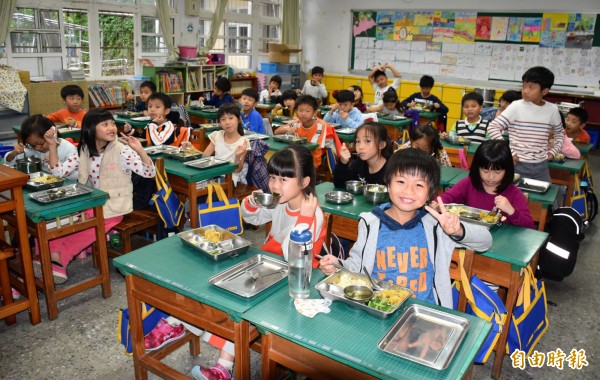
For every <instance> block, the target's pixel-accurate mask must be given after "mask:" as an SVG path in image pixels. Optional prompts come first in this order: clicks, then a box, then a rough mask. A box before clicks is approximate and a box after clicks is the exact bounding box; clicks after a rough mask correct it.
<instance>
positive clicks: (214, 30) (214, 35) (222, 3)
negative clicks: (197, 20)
mask: <svg viewBox="0 0 600 380" xmlns="http://www.w3.org/2000/svg"><path fill="white" fill-rule="evenodd" d="M227 3H228V0H219V1H217V9H215V14H214V15H213V19H212V23H211V26H210V37H208V39H207V40H206V44H205V45H204V47H203V48H202V49H200V54H201V55H202V54H208V52H209V51H211V50H212V48H213V47H214V46H215V43H216V42H217V39H218V37H219V27H220V26H221V23H222V22H223V16H224V15H225V8H226V7H227Z"/></svg>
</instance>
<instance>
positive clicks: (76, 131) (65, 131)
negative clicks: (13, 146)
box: [12, 125, 81, 143]
mask: <svg viewBox="0 0 600 380" xmlns="http://www.w3.org/2000/svg"><path fill="white" fill-rule="evenodd" d="M57 129H58V133H59V134H60V137H62V138H63V139H66V138H71V139H73V140H75V141H79V139H80V138H81V128H68V127H60V128H57ZM12 130H13V132H15V134H16V135H17V140H18V141H19V142H23V141H22V139H21V126H20V125H15V126H13V127H12ZM23 143H24V142H23Z"/></svg>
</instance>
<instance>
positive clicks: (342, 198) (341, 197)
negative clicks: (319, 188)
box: [325, 191, 354, 205]
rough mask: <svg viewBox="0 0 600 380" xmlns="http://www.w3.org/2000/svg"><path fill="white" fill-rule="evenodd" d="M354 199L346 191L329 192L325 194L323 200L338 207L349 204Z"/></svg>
mask: <svg viewBox="0 0 600 380" xmlns="http://www.w3.org/2000/svg"><path fill="white" fill-rule="evenodd" d="M353 199H354V195H352V194H350V193H348V192H346V191H330V192H329V193H326V194H325V200H326V201H327V202H330V203H335V204H338V205H341V204H344V203H350V202H352V200H353Z"/></svg>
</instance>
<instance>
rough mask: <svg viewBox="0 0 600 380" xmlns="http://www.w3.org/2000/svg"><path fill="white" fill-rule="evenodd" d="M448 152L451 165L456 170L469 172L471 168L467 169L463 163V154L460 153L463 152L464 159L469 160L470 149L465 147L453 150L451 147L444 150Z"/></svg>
mask: <svg viewBox="0 0 600 380" xmlns="http://www.w3.org/2000/svg"><path fill="white" fill-rule="evenodd" d="M444 149H445V150H446V153H447V154H448V158H449V159H450V163H451V164H452V166H454V167H455V168H461V169H465V170H468V169H469V167H468V165H467V167H465V165H464V163H461V158H460V156H461V153H460V152H459V151H461V150H462V151H463V153H462V154H464V158H465V159H466V158H467V152H468V147H467V146H465V147H464V148H451V147H446V148H444Z"/></svg>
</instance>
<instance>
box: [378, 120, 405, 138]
mask: <svg viewBox="0 0 600 380" xmlns="http://www.w3.org/2000/svg"><path fill="white" fill-rule="evenodd" d="M377 120H378V121H379V122H380V123H381V124H383V125H384V126H385V128H386V129H387V131H388V136H389V137H390V139H391V140H392V141H396V142H397V141H398V140H399V139H400V137H402V142H404V141H405V140H406V138H408V135H406V136H405V132H407V130H406V127H408V126H409V125H410V123H411V121H412V120H411V119H408V118H406V119H401V120H392V119H386V118H385V117H380V118H378V119H377Z"/></svg>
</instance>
